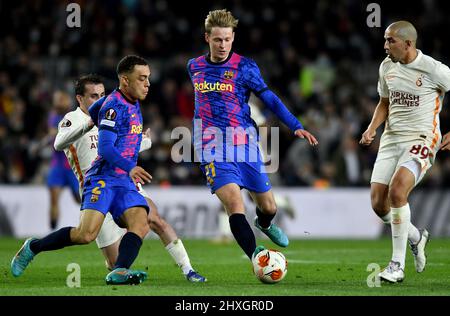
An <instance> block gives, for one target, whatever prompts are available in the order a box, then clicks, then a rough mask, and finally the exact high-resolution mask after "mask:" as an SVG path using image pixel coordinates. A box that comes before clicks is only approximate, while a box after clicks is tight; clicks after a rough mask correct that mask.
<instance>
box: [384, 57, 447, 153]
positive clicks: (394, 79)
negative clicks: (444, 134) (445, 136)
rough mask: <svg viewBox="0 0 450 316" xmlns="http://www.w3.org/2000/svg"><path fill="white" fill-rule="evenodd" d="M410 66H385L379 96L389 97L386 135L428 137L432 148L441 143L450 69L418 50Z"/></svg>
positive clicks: (390, 64) (385, 63)
mask: <svg viewBox="0 0 450 316" xmlns="http://www.w3.org/2000/svg"><path fill="white" fill-rule="evenodd" d="M417 52H418V55H417V57H416V59H415V60H414V61H412V62H411V63H409V64H401V63H399V62H397V63H394V62H393V61H392V60H391V59H390V58H389V57H386V59H385V60H384V61H383V62H382V63H381V65H380V70H379V80H378V93H379V95H380V97H382V98H389V114H388V117H387V120H386V125H385V131H384V134H385V135H384V136H388V135H392V136H394V135H395V136H411V135H418V134H420V135H424V136H425V137H427V138H428V137H429V138H430V139H431V142H432V146H434V145H436V144H437V143H438V142H440V139H441V132H440V126H439V113H440V111H441V108H442V102H443V99H444V95H445V92H447V91H449V90H450V69H449V67H447V66H446V65H444V64H442V63H441V62H439V61H437V60H435V59H433V58H432V57H430V56H427V55H424V54H423V53H422V52H421V51H420V50H417Z"/></svg>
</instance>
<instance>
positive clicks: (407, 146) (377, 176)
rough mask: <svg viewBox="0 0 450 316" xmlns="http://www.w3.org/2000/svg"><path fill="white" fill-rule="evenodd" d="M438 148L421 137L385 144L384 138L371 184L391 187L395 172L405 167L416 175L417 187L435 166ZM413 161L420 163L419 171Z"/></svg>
mask: <svg viewBox="0 0 450 316" xmlns="http://www.w3.org/2000/svg"><path fill="white" fill-rule="evenodd" d="M438 147H439V146H437V144H435V145H434V146H432V142H431V141H428V140H427V139H423V138H420V137H419V138H417V139H413V140H408V141H398V142H384V141H383V138H382V139H381V143H380V149H379V150H378V155H377V160H376V161H375V165H374V167H373V171H372V178H371V179H370V182H371V183H372V182H376V183H381V184H386V185H389V184H390V182H391V179H392V177H393V176H394V174H395V172H396V171H397V170H398V169H399V168H400V167H401V166H403V165H404V166H405V167H406V168H408V169H409V170H411V172H412V173H413V174H414V175H415V178H416V183H415V185H417V184H418V183H419V182H420V181H421V180H422V179H423V177H424V175H425V174H426V172H427V171H428V169H430V167H431V166H432V165H433V163H434V159H435V157H436V152H437V149H438ZM411 161H415V162H417V163H418V165H419V168H418V169H419V170H418V171H416V170H415V168H413V165H411V163H410V162H411ZM416 173H418V174H416Z"/></svg>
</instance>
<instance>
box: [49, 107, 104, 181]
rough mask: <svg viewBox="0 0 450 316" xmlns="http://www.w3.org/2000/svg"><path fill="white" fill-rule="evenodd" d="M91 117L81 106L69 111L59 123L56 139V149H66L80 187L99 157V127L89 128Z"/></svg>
mask: <svg viewBox="0 0 450 316" xmlns="http://www.w3.org/2000/svg"><path fill="white" fill-rule="evenodd" d="M90 119H91V117H90V116H89V115H88V114H86V113H84V112H83V111H82V110H81V108H80V107H78V108H77V109H76V110H75V111H72V112H69V113H67V114H66V115H65V116H64V119H63V120H61V122H60V123H59V124H58V134H57V135H56V139H55V149H57V150H64V153H65V154H66V157H67V160H68V161H69V164H70V166H71V167H72V170H73V172H74V173H75V175H76V176H77V179H78V181H79V183H80V187H81V186H82V185H83V181H84V175H85V174H86V171H87V170H88V169H89V168H90V166H91V163H92V162H93V161H94V160H95V158H96V157H97V144H98V128H97V127H96V126H94V127H92V129H90V130H89V121H90Z"/></svg>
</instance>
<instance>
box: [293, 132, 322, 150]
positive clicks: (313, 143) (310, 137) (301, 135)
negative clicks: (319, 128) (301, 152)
mask: <svg viewBox="0 0 450 316" xmlns="http://www.w3.org/2000/svg"><path fill="white" fill-rule="evenodd" d="M294 135H295V136H297V137H299V138H306V139H307V140H308V142H309V144H310V145H311V146H317V145H318V144H319V142H318V141H317V139H316V138H315V137H314V135H313V134H311V133H310V132H308V131H307V130H304V129H298V130H296V131H295V133H294Z"/></svg>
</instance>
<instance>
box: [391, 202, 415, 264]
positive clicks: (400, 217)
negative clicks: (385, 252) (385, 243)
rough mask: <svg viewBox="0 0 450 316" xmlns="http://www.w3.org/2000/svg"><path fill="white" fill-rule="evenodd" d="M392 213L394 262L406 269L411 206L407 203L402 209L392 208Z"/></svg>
mask: <svg viewBox="0 0 450 316" xmlns="http://www.w3.org/2000/svg"><path fill="white" fill-rule="evenodd" d="M391 213H392V222H391V229H392V261H397V262H400V267H401V268H402V269H404V268H405V256H406V243H407V240H408V226H409V224H410V221H411V210H410V209H409V204H408V203H406V204H405V205H403V206H401V207H391Z"/></svg>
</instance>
